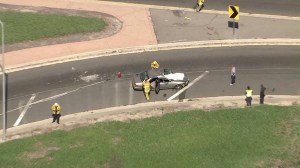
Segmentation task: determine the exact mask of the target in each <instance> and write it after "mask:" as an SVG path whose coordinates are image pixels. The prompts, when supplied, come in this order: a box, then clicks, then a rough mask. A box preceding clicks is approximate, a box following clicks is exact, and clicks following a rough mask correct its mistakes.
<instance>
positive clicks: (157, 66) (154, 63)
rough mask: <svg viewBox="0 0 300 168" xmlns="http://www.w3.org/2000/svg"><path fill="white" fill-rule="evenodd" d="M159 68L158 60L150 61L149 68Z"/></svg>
mask: <svg viewBox="0 0 300 168" xmlns="http://www.w3.org/2000/svg"><path fill="white" fill-rule="evenodd" d="M158 68H159V64H158V62H157V61H155V60H154V61H153V62H152V63H151V69H158Z"/></svg>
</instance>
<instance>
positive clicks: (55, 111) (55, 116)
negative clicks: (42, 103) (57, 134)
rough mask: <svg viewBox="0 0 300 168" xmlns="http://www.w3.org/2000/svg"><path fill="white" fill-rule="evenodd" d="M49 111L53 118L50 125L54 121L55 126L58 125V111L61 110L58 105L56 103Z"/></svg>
mask: <svg viewBox="0 0 300 168" xmlns="http://www.w3.org/2000/svg"><path fill="white" fill-rule="evenodd" d="M51 110H52V117H53V121H52V123H54V122H55V121H56V122H57V124H59V118H60V110H61V107H60V105H59V104H58V103H54V104H53V105H52V107H51Z"/></svg>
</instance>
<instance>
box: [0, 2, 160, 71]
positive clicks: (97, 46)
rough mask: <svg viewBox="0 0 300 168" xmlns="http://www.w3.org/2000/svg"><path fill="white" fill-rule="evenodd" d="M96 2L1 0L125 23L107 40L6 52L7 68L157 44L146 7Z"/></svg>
mask: <svg viewBox="0 0 300 168" xmlns="http://www.w3.org/2000/svg"><path fill="white" fill-rule="evenodd" d="M95 2H96V1H95ZM95 2H93V1H89V2H73V1H68V0H9V1H7V0H0V3H3V4H11V5H23V6H36V7H38V6H44V7H50V8H62V9H77V10H87V11H97V12H102V13H107V14H110V15H113V16H115V17H116V18H118V19H119V20H121V21H122V22H123V27H122V29H121V31H120V32H119V33H117V34H116V35H113V36H111V37H108V38H104V39H99V40H92V41H84V42H76V43H67V44H57V45H50V46H43V47H35V48H29V49H23V50H18V51H13V52H7V53H5V66H6V67H10V66H13V65H17V64H26V63H28V62H35V61H40V60H43V59H49V58H53V57H61V56H66V55H73V54H78V53H83V52H90V51H97V50H103V49H112V48H125V47H134V46H142V45H153V44H156V36H155V33H154V29H153V25H152V22H151V17H150V12H149V10H148V9H147V8H141V7H131V6H116V5H103V4H98V3H95Z"/></svg>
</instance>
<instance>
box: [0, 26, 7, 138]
mask: <svg viewBox="0 0 300 168" xmlns="http://www.w3.org/2000/svg"><path fill="white" fill-rule="evenodd" d="M0 24H1V28H2V31H1V36H2V65H1V69H2V115H3V127H2V130H3V137H2V139H3V141H5V140H6V81H5V65H4V24H3V22H2V21H1V20H0Z"/></svg>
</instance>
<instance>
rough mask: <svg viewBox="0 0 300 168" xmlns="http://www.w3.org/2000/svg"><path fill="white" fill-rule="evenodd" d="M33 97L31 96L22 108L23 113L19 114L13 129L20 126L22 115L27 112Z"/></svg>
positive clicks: (33, 95)
mask: <svg viewBox="0 0 300 168" xmlns="http://www.w3.org/2000/svg"><path fill="white" fill-rule="evenodd" d="M35 96H36V94H32V96H31V98H30V99H29V101H28V102H27V104H26V106H25V107H24V109H23V111H22V112H21V114H20V116H19V118H18V119H17V121H16V122H15V124H14V127H15V126H18V125H19V124H20V122H21V120H22V119H23V117H24V115H25V114H26V112H27V110H28V108H29V107H30V105H31V102H32V101H33V100H34V98H35Z"/></svg>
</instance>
